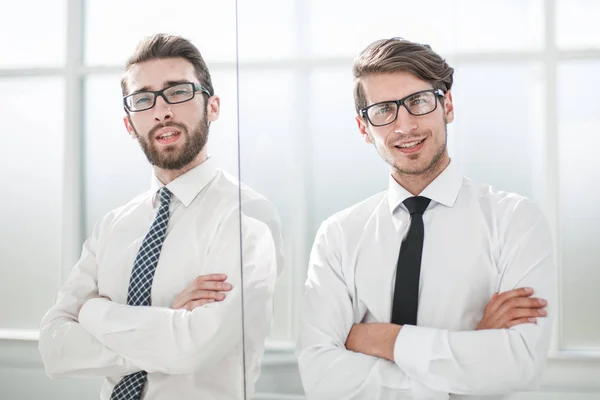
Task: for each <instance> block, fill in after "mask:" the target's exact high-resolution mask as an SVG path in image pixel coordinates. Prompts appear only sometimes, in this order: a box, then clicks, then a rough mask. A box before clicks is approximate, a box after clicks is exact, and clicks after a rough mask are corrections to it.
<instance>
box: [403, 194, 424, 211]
mask: <svg viewBox="0 0 600 400" xmlns="http://www.w3.org/2000/svg"><path fill="white" fill-rule="evenodd" d="M430 201H431V199H428V198H427V197H423V196H415V197H409V198H408V199H406V200H404V202H403V203H404V205H405V206H406V208H408V212H409V213H410V215H413V214H419V215H423V213H424V212H425V210H426V209H427V206H428V205H429V202H430Z"/></svg>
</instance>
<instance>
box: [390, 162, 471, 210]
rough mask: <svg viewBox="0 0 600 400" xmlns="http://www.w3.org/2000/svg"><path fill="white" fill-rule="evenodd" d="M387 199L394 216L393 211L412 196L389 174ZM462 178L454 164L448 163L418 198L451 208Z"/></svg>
mask: <svg viewBox="0 0 600 400" xmlns="http://www.w3.org/2000/svg"><path fill="white" fill-rule="evenodd" d="M388 182H389V183H388V187H389V190H388V193H389V195H388V199H389V206H390V212H391V213H392V214H394V211H396V209H397V208H398V206H400V204H402V202H403V201H404V200H406V199H407V198H409V197H412V196H413V195H412V194H411V193H410V192H409V191H408V190H406V189H404V188H403V187H402V186H401V185H400V184H398V182H396V180H395V179H394V177H393V176H392V174H390V177H389V180H388ZM462 183H463V176H462V175H461V174H460V171H459V170H458V167H457V166H456V163H455V162H452V161H451V162H450V163H449V164H448V166H447V167H446V168H445V169H444V170H443V171H442V172H441V173H440V174H439V175H438V176H437V177H436V178H435V179H434V180H433V182H431V183H430V184H429V185H428V186H427V187H426V188H425V189H424V190H423V191H422V192H421V193H420V194H419V196H424V197H427V198H429V199H431V200H432V201H435V202H436V203H440V204H443V205H445V206H447V207H453V206H454V202H455V201H456V198H457V197H458V192H460V188H461V187H462Z"/></svg>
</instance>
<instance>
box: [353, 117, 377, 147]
mask: <svg viewBox="0 0 600 400" xmlns="http://www.w3.org/2000/svg"><path fill="white" fill-rule="evenodd" d="M356 124H357V125H358V131H359V132H360V134H361V135H362V137H363V140H364V141H365V143H367V144H373V141H372V140H371V135H369V131H367V123H366V122H365V120H363V119H362V117H361V116H360V115H357V116H356Z"/></svg>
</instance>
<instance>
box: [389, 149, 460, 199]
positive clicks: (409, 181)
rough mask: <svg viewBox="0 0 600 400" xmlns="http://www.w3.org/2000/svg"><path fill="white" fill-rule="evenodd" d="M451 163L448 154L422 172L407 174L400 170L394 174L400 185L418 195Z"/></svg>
mask: <svg viewBox="0 0 600 400" xmlns="http://www.w3.org/2000/svg"><path fill="white" fill-rule="evenodd" d="M448 164H450V158H449V157H448V156H446V157H442V158H441V159H440V160H439V161H438V162H437V163H436V164H435V165H434V166H432V167H431V168H429V169H427V171H424V172H422V173H420V174H406V173H402V172H400V171H397V170H396V171H394V172H393V173H392V176H393V177H394V180H395V181H396V182H398V184H399V185H400V186H402V187H403V188H404V189H406V190H407V191H408V192H409V193H410V194H412V195H413V196H418V195H419V194H421V192H422V191H423V190H425V188H426V187H427V186H429V184H430V183H431V182H433V180H434V179H435V178H437V177H438V176H439V174H441V173H442V171H443V170H445V169H446V167H447V166H448Z"/></svg>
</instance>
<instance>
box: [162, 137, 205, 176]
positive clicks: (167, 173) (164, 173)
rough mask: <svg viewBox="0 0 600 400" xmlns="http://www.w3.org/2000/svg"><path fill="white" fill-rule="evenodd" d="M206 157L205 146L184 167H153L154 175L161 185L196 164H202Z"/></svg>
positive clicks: (194, 166)
mask: <svg viewBox="0 0 600 400" xmlns="http://www.w3.org/2000/svg"><path fill="white" fill-rule="evenodd" d="M207 159H208V151H207V150H206V146H204V148H203V149H202V150H201V151H200V153H198V155H197V156H196V158H194V160H193V161H192V162H191V163H189V164H187V165H186V166H185V167H183V168H181V169H162V168H159V167H156V166H155V167H154V175H156V177H157V178H158V180H159V181H161V182H162V184H163V185H168V184H169V182H171V181H173V180H175V179H177V178H178V177H180V176H181V175H183V174H185V173H186V172H188V171H189V170H191V169H193V168H196V167H197V166H198V165H200V164H202V163H203V162H204V161H206V160H207Z"/></svg>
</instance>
